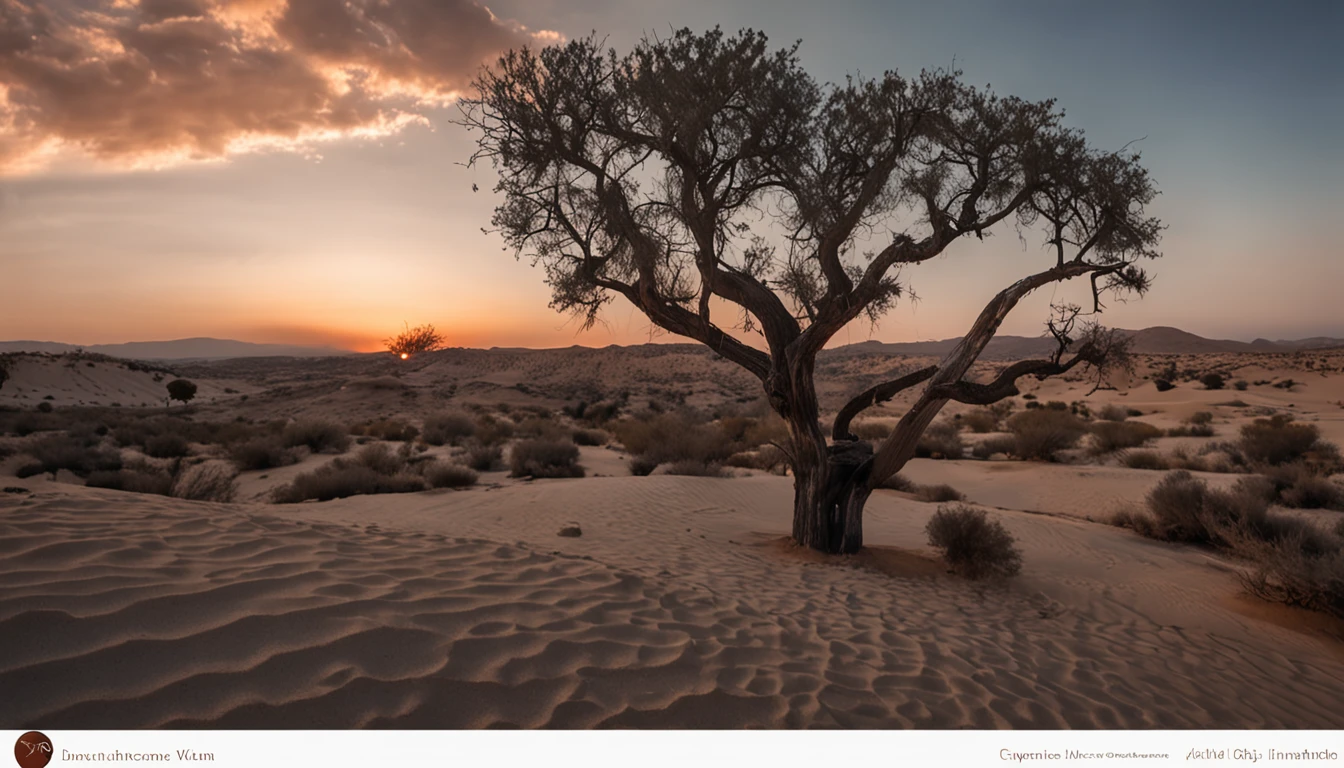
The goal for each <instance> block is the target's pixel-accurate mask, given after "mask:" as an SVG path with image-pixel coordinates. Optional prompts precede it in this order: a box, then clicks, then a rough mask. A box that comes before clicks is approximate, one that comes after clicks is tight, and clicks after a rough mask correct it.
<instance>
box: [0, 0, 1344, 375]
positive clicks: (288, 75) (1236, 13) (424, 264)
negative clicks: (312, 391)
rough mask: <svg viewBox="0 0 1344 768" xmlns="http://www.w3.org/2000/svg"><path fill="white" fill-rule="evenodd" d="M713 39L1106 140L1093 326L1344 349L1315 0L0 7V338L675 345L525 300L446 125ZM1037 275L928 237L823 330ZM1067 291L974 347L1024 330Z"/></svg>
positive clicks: (898, 315)
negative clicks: (1118, 171)
mask: <svg viewBox="0 0 1344 768" xmlns="http://www.w3.org/2000/svg"><path fill="white" fill-rule="evenodd" d="M715 25H719V26H722V27H723V28H725V29H727V30H737V29H740V28H743V27H751V28H754V29H759V30H761V31H764V32H765V33H766V34H768V35H769V36H770V39H771V41H772V42H773V43H777V44H778V45H780V46H785V45H789V44H791V43H792V42H794V41H795V40H800V41H801V47H800V49H799V55H800V58H801V61H802V63H803V65H804V66H805V67H806V68H807V69H808V70H809V71H810V72H811V73H812V74H813V75H814V77H816V78H817V79H818V80H819V81H822V82H828V81H836V80H839V79H841V78H843V77H844V76H845V75H846V74H847V73H854V72H859V73H862V74H870V75H876V74H880V73H881V72H882V71H884V70H888V69H895V70H897V71H899V72H901V73H905V74H913V73H916V72H917V71H918V70H920V69H921V68H950V67H955V68H958V69H960V70H962V71H963V73H964V77H965V79H966V80H967V81H968V82H971V83H975V84H990V85H992V87H993V88H994V90H995V91H997V92H999V93H1004V94H1014V95H1017V96H1021V97H1023V98H1028V99H1044V98H1055V99H1057V100H1058V103H1059V105H1060V106H1061V107H1062V108H1063V109H1064V110H1065V112H1066V120H1065V122H1066V123H1067V124H1068V125H1070V126H1073V127H1077V128H1081V129H1083V130H1084V131H1086V133H1087V136H1088V138H1089V141H1090V142H1091V143H1092V144H1093V146H1096V147H1098V148H1101V149H1119V148H1121V147H1122V146H1124V145H1125V144H1127V143H1129V142H1131V141H1136V140H1137V141H1136V143H1135V144H1133V147H1134V148H1137V149H1139V150H1140V151H1141V152H1142V156H1143V163H1144V165H1145V166H1146V167H1147V168H1148V169H1149V170H1150V172H1151V174H1152V176H1153V178H1154V179H1155V180H1156V182H1157V185H1158V187H1159V189H1160V190H1161V193H1162V194H1161V196H1160V197H1158V198H1157V200H1156V201H1155V202H1154V204H1153V205H1152V207H1151V212H1152V213H1153V214H1155V215H1157V216H1158V217H1159V218H1161V219H1162V220H1163V221H1165V222H1166V223H1167V225H1168V229H1167V231H1166V232H1165V235H1164V238H1163V243H1162V251H1163V253H1164V256H1163V258H1162V259H1161V260H1159V261H1157V262H1155V263H1153V264H1152V265H1151V271H1152V272H1153V274H1154V275H1155V277H1156V280H1155V284H1154V286H1153V289H1152V291H1151V292H1150V293H1149V295H1148V296H1147V297H1146V298H1144V299H1143V300H1141V301H1134V302H1129V303H1119V304H1116V303H1113V304H1112V305H1111V306H1109V307H1108V308H1107V311H1106V314H1105V317H1104V320H1105V322H1107V323H1108V324H1110V325H1114V326H1117V327H1123V328H1143V327H1148V326H1154V325H1171V326H1177V327H1180V328H1183V329H1185V330H1188V331H1191V332H1193V333H1198V334H1200V335H1203V336H1209V337H1214V338H1237V339H1246V340H1249V339H1252V338H1255V337H1265V338H1271V339H1282V338H1301V337H1307V336H1317V335H1333V336H1341V337H1344V302H1341V301H1339V299H1338V290H1339V286H1341V285H1344V258H1342V257H1344V252H1341V247H1340V245H1339V241H1338V239H1337V238H1336V237H1333V235H1334V232H1333V231H1332V229H1329V228H1328V225H1329V224H1332V223H1333V221H1334V220H1335V219H1337V218H1338V217H1339V215H1340V213H1341V212H1342V211H1344V144H1341V142H1339V140H1338V137H1340V136H1344V57H1341V56H1340V55H1339V54H1338V53H1337V46H1336V43H1337V40H1338V39H1339V38H1340V37H1341V35H1344V3H1338V2H1316V3H1310V2H1280V3H1264V2H1230V1H1229V2H1194V1H1191V2H1179V3H1170V2H1144V1H1139V2H1129V3H1123V4H1121V3H1101V2H1067V1H1066V0H1027V1H1026V2H1014V3H1006V2H997V1H995V0H984V1H982V2H955V1H953V2H940V3H930V2H846V1H845V0H831V1H830V2H826V3H809V2H800V1H799V0H784V1H782V2H781V1H780V0H770V1H769V2H767V1H766V0H719V1H718V2H709V1H707V0H706V1H701V0H696V1H695V2H668V1H667V0H622V1H621V2H615V1H614V0H613V1H611V2H608V1H607V0H568V1H566V2H559V1H557V0H501V1H500V2H494V3H490V4H489V5H488V7H487V6H486V5H482V4H478V3H474V2H472V1H471V0H377V1H376V2H375V0H353V1H352V2H345V1H344V0H49V1H35V0H0V339H35V340H50V341H65V342H71V343H78V344H99V343H115V342H121V341H141V340H159V339H171V338H184V337H193V336H214V337H222V338H236V339H242V340H246V341H256V342H274V343H299V344H316V345H332V346H338V347H342V348H349V349H359V350H361V351H369V350H373V349H377V348H378V347H379V341H380V340H381V339H382V338H384V337H386V336H388V335H390V334H391V333H393V332H395V331H398V330H400V329H401V328H402V326H403V323H409V324H411V325H416V324H420V323H433V324H434V325H435V326H436V327H438V328H439V330H440V331H442V332H443V333H444V335H445V336H446V337H447V340H448V343H449V344H451V345H453V346H473V347H489V346H531V347H557V346H570V345H573V344H583V345H588V346H604V345H607V344H631V343H641V342H645V341H650V340H657V341H673V340H677V339H675V337H669V336H667V335H666V334H663V333H662V332H661V331H658V330H657V329H656V328H654V327H652V326H651V324H650V323H649V322H648V321H647V319H645V318H644V317H643V316H642V315H640V314H639V313H638V312H637V311H636V310H634V309H633V308H632V307H631V306H630V305H629V304H626V303H624V302H623V301H619V300H618V301H617V302H614V303H613V304H612V305H610V307H609V308H608V309H607V310H606V312H605V314H604V316H603V322H602V323H600V324H599V325H597V326H596V327H594V328H593V329H591V330H588V331H584V332H580V329H579V328H578V327H577V325H576V324H575V322H574V321H572V320H571V319H570V318H568V317H566V316H562V315H559V314H557V313H556V312H554V311H553V310H551V309H549V308H548V307H547V304H548V302H549V298H550V291H549V288H547V286H546V285H545V284H544V281H543V274H542V272H541V270H540V269H539V268H535V267H533V266H532V265H531V264H530V263H528V262H527V261H526V260H523V261H518V260H516V259H515V258H514V256H513V254H512V253H511V252H508V251H505V250H504V249H503V244H502V242H501V241H500V239H499V238H498V236H496V235H491V234H486V233H483V232H482V227H485V226H488V224H489V220H490V215H491V212H492V210H493V208H494V206H495V205H497V204H498V203H499V202H500V200H499V199H498V198H497V197H496V196H495V195H494V194H493V193H492V191H491V189H492V187H493V176H492V175H491V173H490V170H489V169H488V168H482V167H473V168H469V167H466V165H465V161H466V160H467V158H468V157H469V156H470V154H471V151H472V149H473V146H474V145H473V141H472V138H471V136H470V135H468V134H467V133H466V132H465V131H464V130H463V129H461V128H460V127H459V126H457V125H455V124H453V122H452V120H453V118H454V117H455V116H456V114H457V110H456V108H455V106H454V105H455V99H456V96H457V95H458V94H459V93H461V92H462V91H463V89H464V88H465V87H467V85H468V83H469V82H470V79H471V77H472V76H473V75H474V74H475V72H476V71H477V68H478V67H479V66H480V65H481V64H482V63H483V62H488V61H491V60H493V58H494V57H495V56H497V55H498V54H499V53H500V52H501V51H504V50H507V49H508V48H511V47H517V46H521V45H532V46H540V45H547V44H554V43H556V42H558V41H563V40H565V39H572V38H576V37H582V36H585V35H587V34H589V33H590V32H596V33H597V34H598V35H600V36H602V37H605V38H606V40H607V42H608V43H609V44H610V45H611V46H613V47H615V48H616V49H617V50H618V51H621V52H624V51H626V50H628V49H629V48H630V46H631V45H632V44H633V43H634V42H635V41H637V40H638V39H639V38H640V37H641V36H642V35H645V34H665V33H666V32H667V31H669V30H671V29H674V28H681V27H689V28H691V29H694V30H704V29H707V28H711V27H713V26H715ZM473 185H476V186H477V187H479V191H473ZM1328 235H1329V236H1328ZM1049 258H1050V257H1049V256H1048V255H1047V254H1046V253H1045V252H1044V251H1043V250H1041V249H1040V248H1039V247H1038V245H1037V244H1036V243H1035V242H1032V241H1028V243H1027V244H1025V245H1024V244H1023V243H1022V242H1020V241H1019V239H1018V238H1017V236H1016V234H1015V233H1014V232H1013V231H1012V229H1011V228H1005V229H1003V230H1002V231H999V232H997V233H996V236H994V237H991V238H989V239H987V240H986V241H984V242H978V241H974V240H971V239H967V240H965V241H964V242H958V243H957V244H955V245H954V246H952V247H951V248H949V250H948V252H947V253H946V254H945V255H943V256H941V257H939V258H938V259H935V260H934V261H932V262H929V263H927V264H924V265H920V266H919V267H918V268H916V269H913V270H910V271H909V272H908V273H906V274H903V275H902V278H903V280H905V281H906V282H907V283H908V284H909V285H910V287H911V288H912V289H913V290H914V292H915V294H916V295H917V296H918V297H919V298H918V301H907V300H902V301H900V302H899V303H898V304H897V306H896V307H895V308H894V309H893V310H892V311H891V312H890V313H889V314H888V315H887V316H886V317H885V318H884V319H883V320H882V322H881V323H879V324H878V325H877V326H872V325H870V324H869V323H868V322H866V321H863V322H856V323H855V324H853V325H852V326H851V327H849V328H847V329H846V330H845V331H843V332H842V333H841V334H840V335H839V336H837V337H836V339H835V340H834V343H839V344H843V343H849V342H858V341H864V340H867V339H878V340H882V341H915V340H926V339H941V338H948V337H953V336H959V335H961V334H962V333H963V332H964V331H965V330H966V329H967V328H968V327H969V325H970V323H971V322H972V320H973V319H974V317H975V314H976V313H977V312H978V310H979V308H980V307H981V306H983V305H984V303H985V301H987V300H988V299H989V298H990V297H991V296H992V295H993V294H994V293H995V292H997V291H998V290H999V289H1001V288H1002V287H1004V286H1005V285H1007V284H1009V283H1010V282H1012V281H1013V280H1015V279H1017V278H1018V277H1021V276H1023V275H1025V274H1028V273H1029V272H1032V271H1036V270H1037V269H1039V268H1040V266H1042V265H1043V264H1048V261H1049ZM1079 289H1083V286H1072V285H1070V286H1064V287H1060V288H1058V289H1054V290H1046V291H1042V292H1041V293H1039V294H1038V295H1036V296H1033V297H1032V298H1030V299H1029V300H1027V301H1025V302H1023V304H1022V305H1021V306H1019V307H1018V308H1017V310H1016V311H1015V312H1014V314H1013V315H1012V316H1011V317H1010V318H1009V320H1008V321H1007V322H1006V323H1005V324H1004V326H1003V327H1002V329H1001V331H1000V332H1001V333H1011V334H1019V335H1028V336H1031V335H1037V334H1038V333H1039V332H1040V331H1041V328H1042V321H1043V320H1044V318H1045V316H1046V311H1047V308H1048V304H1049V303H1050V301H1052V300H1059V299H1061V298H1069V299H1072V300H1081V299H1082V298H1083V296H1082V295H1081V294H1079V293H1078V291H1079Z"/></svg>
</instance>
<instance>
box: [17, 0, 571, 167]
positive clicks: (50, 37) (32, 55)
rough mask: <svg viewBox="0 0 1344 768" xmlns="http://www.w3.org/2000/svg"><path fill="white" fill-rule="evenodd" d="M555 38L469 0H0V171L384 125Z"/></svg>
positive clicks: (213, 155)
mask: <svg viewBox="0 0 1344 768" xmlns="http://www.w3.org/2000/svg"><path fill="white" fill-rule="evenodd" d="M554 39H555V33H551V32H537V33H533V32H529V31H528V30H527V29H526V28H524V27H522V26H521V25H519V24H516V23H511V22H507V21H503V20H500V19H498V18H496V17H495V16H494V15H493V14H491V12H490V11H489V9H488V8H486V7H485V6H483V5H480V4H478V3H476V2H473V0H0V174H6V173H9V174H12V173H18V172H23V171H26V170H32V169H34V168H40V167H43V166H44V165H45V164H47V163H48V162H50V160H52V159H53V158H54V157H56V156H59V155H61V154H68V153H71V152H72V151H73V152H77V153H81V154H84V155H88V156H91V157H93V158H95V159H97V160H99V161H102V162H104V163H108V164H112V165H116V166H132V167H134V166H144V165H164V164H171V163H174V162H181V161H185V160H193V159H194V160H209V159H219V158H223V157H226V156H228V155H230V154H234V153H239V152H246V151H252V150H256V149H259V148H281V149H300V150H302V149H308V148H311V147H312V146H313V144H314V143H316V142H320V141H325V140H331V139H337V138H343V137H350V136H381V135H387V134H389V133H393V132H396V131H398V130H401V129H402V128H404V127H405V126H406V125H408V124H411V123H415V122H423V121H424V120H425V118H424V117H423V112H424V110H425V108H427V107H430V106H435V105H441V104H444V103H446V102H449V101H451V100H452V98H453V97H454V95H455V93H457V92H458V91H460V90H461V89H463V88H464V87H466V86H467V84H468V83H469V82H470V80H471V78H472V76H473V75H474V74H475V73H476V70H477V68H478V67H479V66H480V65H481V64H482V63H484V62H486V61H488V60H490V59H491V58H493V57H494V56H496V55H498V54H499V53H500V52H502V51H504V50H506V49H508V48H510V47H515V46H519V45H523V44H527V43H541V44H545V43H548V42H551V41H553V40H554Z"/></svg>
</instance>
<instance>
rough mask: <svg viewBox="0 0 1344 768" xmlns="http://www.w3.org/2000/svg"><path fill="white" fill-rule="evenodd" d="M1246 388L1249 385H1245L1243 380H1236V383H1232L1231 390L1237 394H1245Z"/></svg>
mask: <svg viewBox="0 0 1344 768" xmlns="http://www.w3.org/2000/svg"><path fill="white" fill-rule="evenodd" d="M1248 386H1249V385H1248V384H1247V383H1246V380H1245V379H1237V380H1236V381H1234V382H1232V388H1233V389H1235V390H1237V391H1238V392H1245V391H1246V387H1248Z"/></svg>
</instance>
